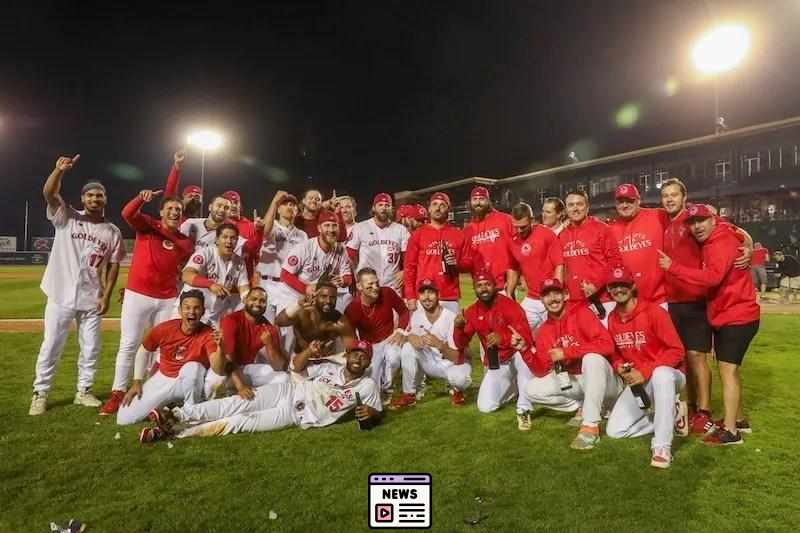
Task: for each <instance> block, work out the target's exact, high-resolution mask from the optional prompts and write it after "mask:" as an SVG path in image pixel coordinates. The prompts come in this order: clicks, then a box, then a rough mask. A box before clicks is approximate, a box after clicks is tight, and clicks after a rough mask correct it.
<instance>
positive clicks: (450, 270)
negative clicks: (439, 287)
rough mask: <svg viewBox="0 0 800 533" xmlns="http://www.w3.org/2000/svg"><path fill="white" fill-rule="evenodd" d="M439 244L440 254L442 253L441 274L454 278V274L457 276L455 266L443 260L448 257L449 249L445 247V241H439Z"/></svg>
mask: <svg viewBox="0 0 800 533" xmlns="http://www.w3.org/2000/svg"><path fill="white" fill-rule="evenodd" d="M439 243H440V244H439V247H440V249H441V253H442V272H443V273H445V274H446V275H447V276H449V277H451V278H453V277H455V276H456V274H458V273H457V272H456V266H455V265H451V264H450V263H448V262H447V260H446V259H445V257H446V256H448V255H450V247H449V246H448V245H447V241H446V240H444V239H442V240H441V241H439Z"/></svg>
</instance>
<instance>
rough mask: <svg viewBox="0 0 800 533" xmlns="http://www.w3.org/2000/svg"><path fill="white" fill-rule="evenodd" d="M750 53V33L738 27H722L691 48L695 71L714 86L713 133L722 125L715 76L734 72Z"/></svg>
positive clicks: (709, 32)
mask: <svg viewBox="0 0 800 533" xmlns="http://www.w3.org/2000/svg"><path fill="white" fill-rule="evenodd" d="M749 50H750V31H749V30H748V29H747V28H746V27H744V26H742V25H740V24H723V25H721V26H717V27H715V28H712V29H711V30H709V31H707V32H706V33H704V34H703V35H702V36H701V37H700V38H699V39H698V40H697V42H696V43H695V45H694V46H693V47H692V52H691V57H692V62H693V63H694V66H695V68H696V69H697V70H698V71H699V72H701V73H703V74H705V75H707V76H711V77H712V78H713V83H714V133H717V134H719V133H720V131H722V130H723V129H724V127H723V126H724V124H725V121H724V119H722V117H720V115H719V85H718V78H717V77H718V76H719V75H720V74H722V73H723V72H727V71H729V70H732V69H734V68H736V67H737V66H738V65H739V64H741V63H742V61H744V59H745V57H747V52H748V51H749Z"/></svg>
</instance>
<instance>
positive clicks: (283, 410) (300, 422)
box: [139, 341, 383, 443]
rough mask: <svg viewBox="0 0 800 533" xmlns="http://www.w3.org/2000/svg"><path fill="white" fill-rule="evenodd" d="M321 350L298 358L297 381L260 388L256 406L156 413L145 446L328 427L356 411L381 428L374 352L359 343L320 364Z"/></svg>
mask: <svg viewBox="0 0 800 533" xmlns="http://www.w3.org/2000/svg"><path fill="white" fill-rule="evenodd" d="M320 350H321V343H320V342H319V341H312V342H311V343H310V344H309V346H308V348H306V349H305V350H303V351H302V352H301V353H299V354H297V355H295V358H294V361H293V363H292V366H293V368H292V371H293V372H294V373H295V374H294V375H293V378H294V379H293V380H292V381H289V382H287V383H274V384H269V385H263V386H261V387H258V388H256V391H255V398H253V399H252V400H246V399H244V398H242V397H241V396H231V397H229V398H223V399H221V400H211V401H208V402H204V403H201V404H197V405H193V406H188V407H186V406H184V407H182V408H181V407H176V408H174V409H167V408H161V409H158V410H154V411H152V412H151V413H150V419H151V420H153V421H154V422H155V426H153V427H146V428H144V429H142V432H141V433H140V434H139V441H140V442H142V443H145V442H154V441H157V440H162V439H165V438H168V437H172V436H174V437H177V438H185V437H194V436H200V437H210V436H216V435H228V434H230V433H255V432H258V431H274V430H278V429H283V428H286V427H289V426H299V427H301V428H303V429H307V428H310V427H324V426H328V425H330V424H333V423H334V422H336V421H337V420H339V419H340V418H342V417H343V416H344V415H345V414H347V413H349V412H350V411H352V410H354V409H355V415H356V418H358V420H359V421H360V422H361V425H364V423H366V424H367V425H373V424H376V423H378V422H379V421H380V420H381V417H382V414H383V413H382V408H383V406H382V404H381V395H380V391H379V390H378V386H377V385H376V384H375V382H374V381H373V380H372V378H370V377H369V376H367V375H364V373H365V371H366V369H367V367H368V366H369V364H370V360H371V358H372V346H371V345H370V344H369V343H368V342H366V341H357V342H356V343H355V345H354V346H353V347H352V348H350V349H349V350H348V351H347V352H345V353H344V355H343V356H338V357H337V356H334V357H331V358H320V357H319V356H320ZM339 361H341V363H340V362H339ZM309 365H310V366H309ZM357 396H358V397H359V398H360V402H361V404H360V405H357V404H358V403H359V402H358V398H357Z"/></svg>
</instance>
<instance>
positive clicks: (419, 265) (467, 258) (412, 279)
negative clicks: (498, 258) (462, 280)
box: [403, 192, 472, 313]
mask: <svg viewBox="0 0 800 533" xmlns="http://www.w3.org/2000/svg"><path fill="white" fill-rule="evenodd" d="M449 211H450V197H449V196H447V195H446V194H445V193H443V192H437V193H433V195H431V201H430V204H429V207H428V213H429V214H430V217H431V221H430V223H429V224H426V225H424V226H422V227H421V228H419V229H418V230H416V231H415V232H414V233H413V234H412V235H411V238H409V240H408V248H407V249H406V255H405V264H404V268H403V274H404V276H403V277H404V280H403V293H404V296H405V298H406V305H407V306H408V309H409V310H410V311H414V309H416V308H417V287H418V286H419V282H420V281H422V280H423V279H432V280H434V281H435V282H436V286H437V287H439V302H440V304H441V305H442V306H443V307H445V308H447V309H450V311H452V312H453V313H458V312H459V311H460V308H459V304H458V299H459V298H460V297H461V288H460V287H459V279H458V273H459V272H471V271H472V248H471V247H470V245H469V242H468V241H467V240H466V239H465V238H464V232H463V231H461V230H460V229H458V228H456V227H454V226H451V225H450V224H449V223H448V221H447V220H448V212H449Z"/></svg>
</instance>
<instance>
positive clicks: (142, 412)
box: [117, 290, 225, 426]
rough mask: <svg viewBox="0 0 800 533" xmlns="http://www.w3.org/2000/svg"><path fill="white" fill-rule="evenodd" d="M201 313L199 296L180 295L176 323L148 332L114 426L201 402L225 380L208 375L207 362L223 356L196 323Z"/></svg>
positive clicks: (195, 293) (211, 335) (192, 293)
mask: <svg viewBox="0 0 800 533" xmlns="http://www.w3.org/2000/svg"><path fill="white" fill-rule="evenodd" d="M204 311H205V310H204V309H203V293H201V292H200V291H198V290H191V291H187V292H184V293H182V294H181V296H180V318H178V319H174V320H167V321H166V322H162V323H160V324H158V325H156V326H155V327H154V328H153V329H151V330H150V331H149V332H148V334H147V336H146V337H145V339H144V341H143V342H142V345H141V347H140V348H139V351H138V352H137V353H136V362H135V364H134V371H133V384H132V385H131V388H130V389H129V390H128V392H127V393H126V394H125V397H124V398H123V400H122V406H121V407H120V409H119V412H118V413H117V424H119V425H121V426H123V425H127V424H134V423H136V422H139V421H141V420H144V419H145V418H146V417H147V413H149V412H150V411H151V410H153V409H157V408H158V407H160V406H162V405H166V404H168V403H172V402H183V404H184V405H191V404H194V403H198V402H201V401H202V400H203V397H204V396H206V395H208V394H210V392H211V390H212V389H213V388H214V387H215V386H217V385H218V384H219V383H221V382H222V381H223V380H224V379H225V376H221V375H218V374H216V373H215V372H214V371H213V370H209V371H207V370H208V368H209V364H210V363H209V358H211V357H213V356H216V357H217V358H219V357H221V355H220V354H219V346H218V338H216V336H215V334H214V332H213V330H212V329H211V327H210V326H208V325H206V324H204V323H203V322H201V321H200V318H201V317H202V316H203V313H204ZM156 350H158V351H159V352H160V356H159V358H158V359H159V361H158V371H156V372H155V373H154V374H153V375H152V376H150V378H148V379H147V381H145V377H146V376H147V373H148V368H149V367H150V364H151V362H152V360H153V359H154V357H155V353H154V352H155V351H156Z"/></svg>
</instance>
